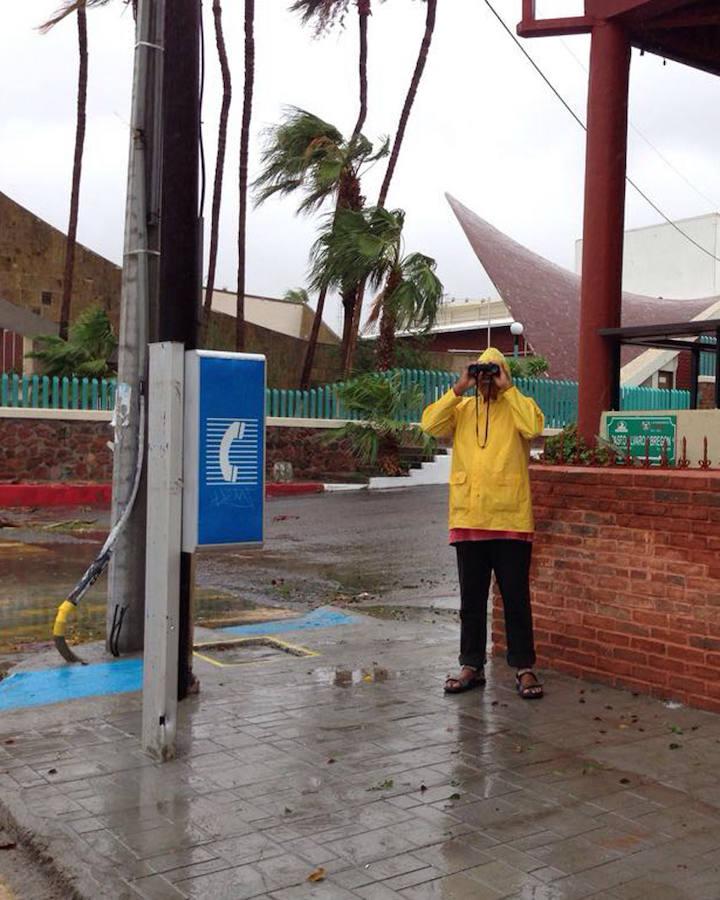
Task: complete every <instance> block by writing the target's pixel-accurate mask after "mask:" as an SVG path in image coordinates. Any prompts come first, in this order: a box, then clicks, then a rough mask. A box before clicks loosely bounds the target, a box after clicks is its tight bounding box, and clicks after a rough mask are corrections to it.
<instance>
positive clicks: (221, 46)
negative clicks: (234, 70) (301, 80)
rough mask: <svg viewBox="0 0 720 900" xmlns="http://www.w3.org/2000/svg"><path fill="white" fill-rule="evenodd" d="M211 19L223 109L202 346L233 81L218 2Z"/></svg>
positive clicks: (214, 260)
mask: <svg viewBox="0 0 720 900" xmlns="http://www.w3.org/2000/svg"><path fill="white" fill-rule="evenodd" d="M212 11H213V18H214V21H215V43H216V45H217V51H218V58H219V60H220V70H221V72H222V81H223V97H222V106H221V107H220V124H219V126H218V148H217V159H216V161H215V185H214V188H213V203H212V218H211V221H210V253H209V258H208V277H207V285H206V287H205V305H204V310H203V345H204V344H206V343H207V332H208V325H209V322H210V314H211V311H212V298H213V292H214V290H215V272H216V269H217V254H218V237H219V230H220V204H221V202H222V185H223V171H224V169H225V149H226V147H227V128H228V117H229V115H230V103H231V102H232V79H231V77H230V64H229V63H228V55H227V49H226V47H225V35H224V32H223V27H222V6H221V4H220V0H213V7H212Z"/></svg>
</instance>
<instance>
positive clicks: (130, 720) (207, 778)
mask: <svg viewBox="0 0 720 900" xmlns="http://www.w3.org/2000/svg"><path fill="white" fill-rule="evenodd" d="M289 639H291V640H296V642H298V643H302V644H305V645H306V646H308V647H311V648H312V649H314V650H317V651H319V652H320V653H321V656H320V657H315V658H312V659H301V658H294V657H287V656H283V657H279V658H278V659H277V660H273V661H270V662H264V663H261V664H255V665H247V666H237V667H235V668H225V669H218V668H215V667H212V666H210V665H207V664H205V663H202V662H200V663H198V668H197V671H198V674H199V676H200V678H201V682H202V692H201V694H200V696H199V697H197V698H194V699H193V700H191V701H187V702H186V703H185V704H184V707H183V712H182V722H181V740H180V753H179V758H178V759H177V760H175V761H173V762H171V763H167V764H165V765H162V766H161V765H158V764H155V763H153V761H152V760H150V759H149V758H147V757H145V756H144V755H143V754H142V753H141V751H140V750H139V749H138V738H137V734H138V729H139V725H140V715H139V710H140V698H139V696H138V695H137V694H131V695H124V696H115V697H108V698H102V699H94V700H82V701H76V702H74V703H70V704H63V705H61V706H53V707H44V708H40V709H34V710H27V711H24V712H21V711H18V712H11V713H4V714H3V725H2V732H3V733H2V735H0V798H1V799H2V804H3V805H4V806H5V808H6V809H9V810H11V811H12V813H13V814H14V815H15V817H16V820H17V821H18V822H19V824H21V825H22V826H23V827H24V828H25V829H26V831H27V833H28V834H31V835H32V836H33V840H34V842H35V846H36V847H38V848H40V849H41V850H43V851H44V852H45V853H46V855H48V856H51V857H53V858H54V860H55V863H56V864H57V865H58V867H59V868H60V869H61V870H62V871H63V872H64V874H65V875H66V877H68V878H69V879H70V881H71V882H72V885H73V887H74V888H75V889H76V890H78V891H79V892H80V894H81V895H83V896H86V897H89V898H93V900H95V898H101V897H113V898H121V897H127V898H137V897H144V898H180V897H193V898H208V900H224V898H227V900H241V898H252V897H262V898H268V897H272V898H274V900H296V898H297V900H300V898H310V897H317V898H327V900H351V898H353V900H356V898H365V900H390V898H406V900H431V898H433V900H434V898H438V900H440V898H442V900H466V898H467V900H494V898H501V897H513V898H527V900H530V898H532V900H575V898H585V897H588V898H589V897H592V898H593V900H636V898H637V900H640V898H642V900H645V898H651V900H671V898H688V900H690V898H692V900H718V898H720V718H719V717H715V716H713V715H711V714H706V713H700V712H694V711H688V710H683V709H669V708H667V707H666V706H664V705H663V704H662V703H660V702H658V701H652V700H648V699H646V698H641V697H634V696H632V695H631V694H628V693H622V692H618V691H612V690H610V689H606V688H596V687H593V686H591V685H587V684H582V683H580V682H576V681H573V680H571V679H569V678H564V677H559V676H554V675H552V674H551V673H550V674H548V675H547V677H546V690H547V696H546V698H545V699H544V700H543V701H541V702H535V703H527V702H523V701H521V700H519V699H518V698H517V697H516V695H515V693H514V692H513V690H512V680H511V677H510V673H509V671H508V670H507V669H506V667H505V666H504V664H502V663H499V662H495V663H494V664H493V666H492V669H491V670H490V672H489V675H490V677H489V684H488V686H487V688H485V690H484V691H473V692H470V693H468V694H465V695H462V696H456V697H444V696H443V694H442V681H443V678H444V675H445V673H446V671H447V670H448V667H449V666H452V664H453V659H454V656H455V629H454V627H452V626H448V625H442V624H438V625H436V626H427V625H411V624H405V623H403V624H401V623H395V622H393V623H390V622H379V621H377V620H370V619H368V620H363V621H361V622H360V623H359V624H353V625H350V626H347V627H344V628H342V629H340V628H335V629H332V628H328V629H318V630H315V631H313V632H312V634H309V633H307V632H305V633H299V634H298V635H296V636H294V637H293V636H292V635H291V636H289ZM0 825H2V816H0ZM318 867H321V868H322V869H323V870H324V879H323V880H321V881H317V882H315V883H313V882H311V881H308V876H309V875H310V874H311V873H312V872H313V871H315V870H317V869H318ZM321 874H322V873H321Z"/></svg>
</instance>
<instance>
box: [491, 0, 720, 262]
mask: <svg viewBox="0 0 720 900" xmlns="http://www.w3.org/2000/svg"><path fill="white" fill-rule="evenodd" d="M483 2H484V3H485V5H486V6H487V7H488V9H489V10H490V12H491V13H492V14H493V15H494V16H495V18H496V19H497V20H498V22H499V23H500V25H501V26H502V27H503V29H504V30H505V31H506V32H507V33H508V34H509V35H510V37H511V38H512V40H513V42H514V43H515V45H516V46H517V47H518V48H519V50H520V52H521V53H522V54H523V56H524V57H525V58H526V59H527V61H528V62H529V63H530V65H531V66H532V67H533V69H535V71H536V72H537V73H538V75H539V76H540V77H541V78H542V80H543V81H544V82H545V84H546V85H547V86H548V87H549V88H550V90H551V91H552V92H553V94H555V96H556V97H557V99H558V100H559V101H560V103H562V105H563V106H564V107H565V109H566V110H567V111H568V112H569V113H570V115H571V116H572V117H573V119H575V121H576V122H577V123H578V125H579V126H580V127H581V128H582V130H583V131H585V132H586V131H587V125H586V124H585V122H583V120H582V119H581V118H580V116H578V114H577V113H576V112H575V110H574V109H573V108H572V107H571V106H570V104H569V103H568V102H567V101H566V100H565V98H564V97H563V96H562V94H561V93H560V91H559V90H558V89H557V88H556V87H555V85H554V84H553V83H552V82H551V81H550V79H549V78H548V77H547V75H546V74H545V73H544V72H543V70H542V69H541V68H540V66H539V65H538V64H537V63H536V62H535V60H534V59H533V58H532V56H531V55H530V54H529V53H528V52H527V50H526V49H525V48H524V47H523V45H522V44H521V43H520V41H519V40H518V39H517V37H516V36H515V35H514V34H513V32H512V30H511V29H510V28H509V27H508V25H507V24H506V22H505V20H504V19H503V18H502V16H501V15H500V13H498V11H497V10H496V9H495V7H494V6H493V5H492V3H491V2H490V0H483ZM625 180H626V181H627V183H628V184H629V185H630V186H631V187H632V188H634V189H635V191H636V192H637V193H638V194H639V195H640V196H641V197H642V198H643V200H645V202H646V203H647V204H648V205H649V206H651V207H652V209H654V210H655V212H656V213H657V214H658V215H659V216H660V217H661V218H662V219H664V220H665V222H667V224H668V225H671V226H672V227H673V228H674V229H675V231H677V232H678V234H681V235H682V236H683V237H684V238H685V240H687V241H689V242H690V243H691V244H693V245H694V246H695V247H697V249H698V250H701V251H702V252H703V253H705V254H706V255H707V256H709V257H710V259H714V260H715V262H720V257H717V256H715V254H714V253H713V252H712V251H710V250H708V249H707V247H703V245H702V244H699V243H698V242H697V241H696V240H695V239H694V238H693V237H691V236H690V235H689V234H688V233H687V232H686V231H683V230H682V228H680V226H679V225H678V224H677V223H676V222H673V220H672V219H671V218H670V217H669V216H667V215H665V213H664V212H663V211H662V210H661V209H660V207H659V206H658V205H657V204H656V203H654V202H653V201H652V200H651V199H650V197H648V195H647V194H646V193H645V191H643V190H642V188H640V187H639V186H638V185H637V184H636V183H635V182H634V181H633V180H632V178H630V176H629V175H627V174H626V175H625Z"/></svg>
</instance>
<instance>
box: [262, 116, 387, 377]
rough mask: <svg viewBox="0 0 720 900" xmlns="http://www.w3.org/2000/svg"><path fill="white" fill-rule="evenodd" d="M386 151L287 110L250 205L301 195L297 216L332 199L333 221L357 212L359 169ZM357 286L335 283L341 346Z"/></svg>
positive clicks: (306, 370)
mask: <svg viewBox="0 0 720 900" xmlns="http://www.w3.org/2000/svg"><path fill="white" fill-rule="evenodd" d="M387 152H388V145H387V141H385V142H383V144H382V145H381V147H380V149H379V150H378V151H377V152H374V150H373V145H372V144H371V143H370V141H368V140H367V138H365V137H364V136H363V135H362V134H361V135H358V136H357V137H356V138H355V139H351V140H349V141H348V140H345V138H344V137H343V135H342V134H341V132H340V131H339V130H338V129H337V128H336V127H335V126H334V125H331V124H330V123H329V122H325V121H323V119H321V118H319V117H318V116H316V115H314V114H313V113H310V112H307V111H306V110H302V109H297V108H295V107H291V108H290V109H289V110H288V112H287V115H286V117H285V119H284V120H283V121H282V122H281V123H280V124H279V125H277V126H276V127H275V128H273V129H271V131H270V132H269V135H268V142H267V146H266V148H265V150H264V152H263V156H262V166H263V168H262V170H261V172H260V175H259V176H258V178H257V179H256V181H255V182H254V187H255V189H256V192H257V193H256V197H257V201H256V202H257V203H258V204H260V203H263V202H264V201H265V200H267V199H268V198H269V197H272V196H274V195H276V194H277V195H280V196H286V195H289V194H293V193H295V192H301V193H302V194H303V195H304V196H303V200H302V201H301V202H300V205H299V207H298V212H302V213H309V212H312V211H314V210H317V209H319V208H320V207H322V205H323V204H324V203H325V202H326V201H328V200H331V199H333V198H334V199H335V213H334V215H333V218H334V216H336V215H337V214H338V212H339V211H340V210H347V209H350V210H358V209H360V208H361V207H362V205H363V202H364V198H363V196H362V193H361V187H360V179H361V176H362V172H363V167H364V166H366V165H369V164H371V163H373V162H375V161H376V160H378V159H381V158H382V157H384V156H386V155H387ZM357 284H358V282H357V281H352V279H351V278H349V279H346V280H345V281H343V282H342V283H340V284H339V285H338V287H339V289H340V293H341V296H342V301H343V309H344V313H345V325H344V327H343V348H344V347H345V340H346V338H347V335H348V334H349V325H350V322H351V320H352V314H353V308H354V303H355V300H356V297H357ZM326 295H327V287H325V288H322V287H321V288H320V289H319V295H318V303H317V308H316V312H315V319H314V321H313V327H312V331H311V334H310V339H309V341H308V347H307V351H306V355H305V362H304V365H303V374H302V377H301V385H302V386H305V387H307V385H308V384H309V381H310V373H311V371H312V363H313V358H314V353H315V347H316V345H317V337H318V334H319V331H320V324H321V322H322V313H323V307H324V304H325V298H326Z"/></svg>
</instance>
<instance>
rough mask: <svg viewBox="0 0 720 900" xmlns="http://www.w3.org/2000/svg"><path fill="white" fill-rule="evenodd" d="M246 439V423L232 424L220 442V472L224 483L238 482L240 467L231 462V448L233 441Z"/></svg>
mask: <svg viewBox="0 0 720 900" xmlns="http://www.w3.org/2000/svg"><path fill="white" fill-rule="evenodd" d="M244 437H245V423H244V422H231V423H230V424H229V425H228V427H227V429H226V430H225V434H224V435H223V436H222V440H221V441H220V471H221V472H222V477H223V481H229V482H231V483H232V482H235V481H237V480H238V467H237V466H234V465H233V464H232V463H231V462H230V447H231V445H232V442H233V441H241V440H242V439H243V438H244Z"/></svg>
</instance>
